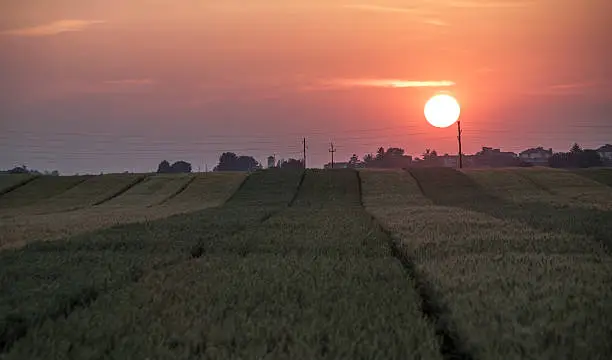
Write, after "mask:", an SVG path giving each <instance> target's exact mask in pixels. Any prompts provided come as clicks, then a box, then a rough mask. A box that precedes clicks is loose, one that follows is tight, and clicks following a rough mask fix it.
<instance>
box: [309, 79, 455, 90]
mask: <svg viewBox="0 0 612 360" xmlns="http://www.w3.org/2000/svg"><path fill="white" fill-rule="evenodd" d="M454 85H455V83H454V82H453V81H450V80H433V81H431V80H427V81H422V80H398V79H332V80H326V81H320V82H319V83H315V84H314V85H310V86H308V87H307V88H305V90H331V89H342V88H360V87H366V88H368V87H370V88H420V87H449V86H454Z"/></svg>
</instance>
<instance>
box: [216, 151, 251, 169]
mask: <svg viewBox="0 0 612 360" xmlns="http://www.w3.org/2000/svg"><path fill="white" fill-rule="evenodd" d="M257 169H261V164H259V163H258V162H257V160H255V158H253V157H252V156H238V155H236V154H235V153H233V152H225V153H223V154H221V156H220V157H219V164H218V165H217V166H216V167H215V168H214V170H213V171H254V170H257Z"/></svg>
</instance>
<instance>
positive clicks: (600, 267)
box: [361, 169, 612, 359]
mask: <svg viewBox="0 0 612 360" xmlns="http://www.w3.org/2000/svg"><path fill="white" fill-rule="evenodd" d="M451 171H453V170H451ZM412 175H414V177H415V178H416V179H418V180H419V181H418V182H417V181H415V180H414V179H412V178H410V177H407V176H405V175H402V174H400V173H398V172H389V173H385V172H371V171H363V172H362V173H361V177H362V182H363V192H364V204H365V206H366V208H367V209H368V210H369V211H370V212H371V213H372V214H373V215H374V216H375V217H376V218H377V219H378V220H379V221H381V222H382V223H383V225H384V226H385V227H387V228H388V229H389V230H390V231H391V232H392V233H393V234H394V235H395V236H396V238H397V239H398V241H399V242H400V244H401V246H400V247H399V250H400V251H402V252H403V253H404V254H405V256H406V257H407V258H408V259H409V260H410V263H412V264H414V272H415V273H416V274H417V278H418V279H421V281H423V282H424V284H425V285H426V287H427V288H426V296H427V297H429V298H431V300H432V302H433V305H434V306H435V307H437V312H438V313H439V314H440V321H441V322H442V324H446V325H447V326H448V325H451V327H452V329H451V330H454V331H455V333H456V336H457V340H458V342H457V344H455V345H456V346H457V347H458V349H459V350H461V351H462V352H464V353H468V354H471V355H472V356H473V357H474V358H477V359H509V358H538V359H559V358H564V359H569V358H589V359H596V358H605V357H606V356H607V354H609V353H610V352H611V351H612V345H611V344H610V343H609V341H607V340H605V339H607V338H609V337H610V336H611V335H612V326H611V325H610V324H611V321H612V289H611V288H610V286H609V284H610V283H611V280H612V277H611V275H610V274H611V270H612V259H611V258H610V256H608V255H607V254H606V253H605V252H604V251H603V250H602V249H601V247H600V246H598V243H597V242H596V241H595V240H594V239H593V238H592V237H591V236H588V235H586V234H585V235H577V234H572V233H567V232H563V231H555V232H548V231H541V230H538V229H535V228H533V227H530V226H529V225H528V224H527V223H526V222H522V220H521V219H520V218H518V217H515V216H508V217H505V218H504V217H502V216H501V215H500V214H499V213H498V212H494V211H493V210H490V211H478V210H484V209H483V208H484V205H482V202H483V201H486V204H487V205H488V206H491V207H497V208H499V209H498V210H499V211H507V210H508V207H507V206H504V204H503V202H500V201H499V199H497V198H495V197H493V196H489V195H487V194H486V192H484V191H483V190H482V189H481V188H479V187H477V186H474V185H473V183H472V182H471V181H470V180H469V178H467V179H466V178H462V177H453V174H452V173H449V172H448V171H447V170H438V169H419V170H418V171H414V172H412ZM449 177H450V180H449ZM390 187H392V188H394V189H397V193H396V194H397V195H398V196H397V197H396V198H393V197H390V196H387V189H388V188H390ZM421 191H423V192H424V193H425V194H426V195H427V197H425V196H423V195H422V194H421ZM400 193H403V194H400ZM479 203H480V205H478V204H479ZM479 206H480V207H479ZM493 214H495V215H496V216H493Z"/></svg>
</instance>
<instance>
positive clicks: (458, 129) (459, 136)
mask: <svg viewBox="0 0 612 360" xmlns="http://www.w3.org/2000/svg"><path fill="white" fill-rule="evenodd" d="M457 134H458V135H457V140H459V169H461V168H463V153H462V152H461V121H457Z"/></svg>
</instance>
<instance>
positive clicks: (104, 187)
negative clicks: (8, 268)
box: [3, 174, 146, 218]
mask: <svg viewBox="0 0 612 360" xmlns="http://www.w3.org/2000/svg"><path fill="white" fill-rule="evenodd" d="M145 177H146V175H142V174H108V175H99V176H92V177H90V178H88V179H87V180H85V181H83V182H81V183H79V184H78V185H77V186H74V187H71V188H70V189H68V190H67V191H64V192H61V193H59V194H57V195H55V196H52V197H49V198H46V199H43V200H42V201H40V202H38V203H36V204H32V205H29V206H23V207H20V208H18V209H15V211H14V212H11V213H8V214H7V215H6V216H5V215H3V218H7V217H15V216H22V215H39V214H49V213H57V212H64V211H71V210H77V209H82V208H87V207H89V206H94V205H98V204H102V203H104V202H106V201H109V200H111V199H113V198H114V197H116V196H118V195H120V194H122V193H124V192H125V191H127V190H129V189H130V188H131V187H132V186H134V185H136V184H138V183H139V182H141V181H143V180H144V179H145Z"/></svg>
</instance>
